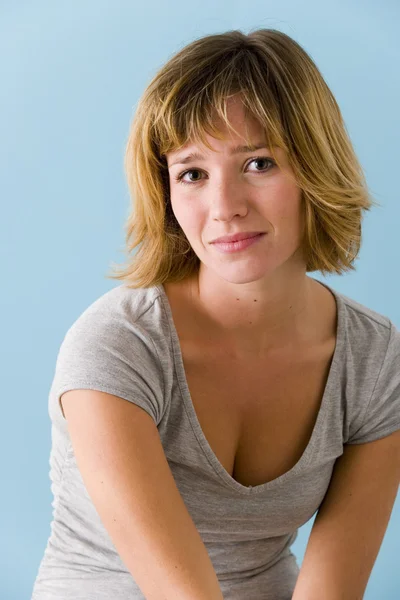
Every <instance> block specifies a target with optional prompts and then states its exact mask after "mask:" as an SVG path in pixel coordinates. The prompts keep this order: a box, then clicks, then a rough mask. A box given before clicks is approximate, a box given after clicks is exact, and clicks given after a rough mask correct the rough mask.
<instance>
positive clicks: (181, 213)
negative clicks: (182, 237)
mask: <svg viewBox="0 0 400 600" xmlns="http://www.w3.org/2000/svg"><path fill="white" fill-rule="evenodd" d="M171 206H172V211H173V213H174V215H175V218H176V220H177V221H178V223H179V225H180V226H181V228H182V229H183V231H184V233H185V234H186V236H187V237H190V236H191V235H194V234H196V233H197V232H198V231H199V230H200V229H201V227H202V223H203V217H202V213H201V211H200V210H199V209H198V207H196V206H195V204H194V203H193V202H190V201H184V200H181V199H179V201H178V199H174V198H172V199H171Z"/></svg>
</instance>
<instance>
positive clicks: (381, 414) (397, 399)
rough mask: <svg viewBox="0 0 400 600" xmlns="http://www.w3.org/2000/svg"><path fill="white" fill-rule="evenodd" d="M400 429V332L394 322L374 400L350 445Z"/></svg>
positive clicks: (391, 326)
mask: <svg viewBox="0 0 400 600" xmlns="http://www.w3.org/2000/svg"><path fill="white" fill-rule="evenodd" d="M398 429H400V331H399V330H398V329H397V328H396V327H395V326H394V324H393V323H392V322H391V321H390V335H389V341H388V345H387V349H386V354H385V357H384V359H383V362H382V365H381V368H380V371H379V375H378V378H377V381H376V384H375V388H374V390H373V393H372V396H371V399H370V401H369V403H368V404H367V406H366V409H365V413H364V417H363V423H362V425H361V427H359V429H358V430H357V431H356V432H355V433H354V434H353V435H352V436H351V437H350V438H349V440H348V441H347V443H348V444H363V443H366V442H372V441H374V440H378V439H380V438H383V437H385V436H387V435H389V434H391V433H393V432H394V431H397V430H398Z"/></svg>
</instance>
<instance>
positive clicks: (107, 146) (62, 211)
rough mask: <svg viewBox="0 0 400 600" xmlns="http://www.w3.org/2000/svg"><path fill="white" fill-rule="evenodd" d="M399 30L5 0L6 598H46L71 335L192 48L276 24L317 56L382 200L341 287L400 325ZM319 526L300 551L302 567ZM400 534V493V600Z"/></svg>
mask: <svg viewBox="0 0 400 600" xmlns="http://www.w3.org/2000/svg"><path fill="white" fill-rule="evenodd" d="M321 4H325V5H324V6H321ZM399 21H400V3H398V1H397V0H382V1H381V2H380V3H379V4H378V3H376V2H372V0H362V1H361V0H359V1H358V0H352V1H351V2H346V1H340V0H335V1H334V2H330V3H321V2H319V1H317V0H305V1H303V2H297V1H296V0H280V1H279V3H277V2H270V1H266V0H252V1H251V2H248V3H245V2H243V1H242V0H241V1H235V0H221V1H219V2H217V1H216V0H202V1H201V2H197V1H195V0H193V1H192V2H190V3H188V2H186V1H184V0H175V1H174V2H163V1H162V0H153V2H151V4H148V3H146V2H135V1H133V0H131V1H128V0H110V1H108V2H106V1H104V0H76V1H70V0H69V1H68V2H67V1H61V0H58V1H57V2H54V1H51V0H46V1H44V0H36V1H35V2H28V1H26V2H24V1H18V0H14V1H11V0H10V1H9V2H5V1H1V0H0V69H1V71H0V73H1V79H2V86H1V87H2V92H3V93H2V94H1V95H0V122H1V136H0V198H1V208H2V218H1V219H0V227H1V230H0V244H1V250H2V254H1V256H2V261H1V266H2V269H3V276H2V281H3V284H2V286H1V295H0V303H1V307H0V315H1V317H0V318H1V321H2V322H1V331H2V335H1V352H2V357H1V358H2V367H3V369H2V403H1V409H2V435H1V436H0V444H1V448H0V450H1V457H2V466H1V471H2V473H3V475H2V481H3V485H2V493H1V495H0V531H1V532H2V533H1V538H2V541H3V543H2V544H1V546H0V553H1V556H0V564H1V571H0V573H1V574H0V598H1V599H2V600H3V599H4V600H25V599H27V600H28V599H29V598H30V594H31V589H32V586H33V581H34V578H35V576H36V572H37V569H38V566H39V562H40V560H41V558H42V555H43V552H44V549H45V545H46V542H47V538H48V536H49V535H50V521H51V516H52V508H51V500H52V495H51V490H50V480H49V477H48V472H49V463H48V459H49V453H50V444H51V439H50V420H49V416H48V412H47V401H48V392H49V388H50V384H51V380H52V377H53V372H54V367H55V361H56V355H57V352H58V348H59V346H60V343H61V341H62V338H63V336H64V334H65V333H66V331H67V329H68V328H69V326H70V325H71V324H72V323H73V321H74V320H75V319H76V318H77V317H78V316H79V315H80V314H81V313H82V312H83V310H84V309H85V308H86V307H87V306H88V305H89V304H90V303H92V302H93V301H94V300H95V299H96V298H98V297H99V296H100V295H102V294H103V293H105V292H106V291H107V290H109V289H110V288H112V287H114V286H115V285H116V284H117V282H114V281H111V280H107V279H105V273H106V272H107V270H108V269H109V267H110V264H111V261H116V262H120V261H121V260H122V259H123V255H122V251H121V250H122V246H123V243H124V236H123V223H124V220H125V217H126V215H127V212H128V206H129V196H128V190H127V186H126V183H125V179H124V173H123V153H124V146H125V141H126V138H127V134H128V126H129V123H130V120H131V117H132V115H133V112H134V107H135V104H136V102H137V100H138V98H139V97H140V95H141V94H142V92H143V90H144V88H145V86H146V85H147V83H148V82H149V80H150V78H151V77H152V76H153V75H154V73H155V72H156V70H157V69H158V68H159V67H160V66H161V65H162V64H163V63H164V62H165V61H166V60H167V59H168V58H169V57H170V56H171V55H172V54H173V53H175V52H176V51H177V50H179V49H180V48H181V47H182V46H184V45H186V44H187V43H189V42H190V41H192V40H193V39H194V38H197V37H200V36H202V35H206V34H209V33H217V32H223V31H226V30H228V29H241V30H243V31H244V32H247V31H248V30H250V29H252V28H259V27H273V28H276V29H280V30H282V31H284V32H285V33H287V34H289V35H290V36H292V37H294V38H295V39H296V40H297V41H298V42H300V44H301V45H302V46H303V47H304V48H305V49H306V50H307V51H308V52H309V54H311V56H312V58H313V59H314V60H315V61H316V63H317V65H318V67H319V68H320V70H321V71H322V74H323V75H324V77H325V79H326V81H327V83H328V85H329V86H330V87H331V89H332V91H333V93H334V94H335V96H336V98H337V100H338V103H339V105H340V107H341V109H342V112H343V115H344V118H345V121H346V125H347V128H348V131H349V133H350V136H351V138H352V141H353V143H354V146H355V149H356V152H357V153H358V156H359V158H360V161H361V163H362V165H363V167H364V170H365V173H366V176H367V180H368V183H369V186H370V188H371V191H372V193H373V195H374V196H375V198H376V199H377V200H378V201H379V202H381V204H382V208H373V209H372V211H371V212H370V213H369V214H367V215H366V217H365V220H364V232H363V235H364V242H363V246H362V250H361V253H360V256H359V259H358V260H357V261H356V267H357V271H356V272H354V273H351V274H347V275H345V276H342V277H339V276H333V277H329V278H328V279H325V281H326V282H327V283H328V284H329V285H331V286H333V287H335V288H336V289H337V290H338V291H341V292H343V293H344V294H346V295H348V296H350V297H351V298H354V299H355V300H357V301H359V302H361V303H362V304H365V305H367V306H369V307H370V308H372V309H374V310H377V311H378V312H380V313H382V314H384V315H387V316H388V317H389V318H391V319H392V320H393V322H394V323H395V325H396V326H397V327H400V303H399V294H400V284H399V280H398V279H397V275H396V274H398V263H399V259H400V242H399V232H398V228H399V223H400V202H399V191H398V190H399V183H398V175H399V149H398V143H399V139H400V118H399V106H400V76H399V70H398V65H399V59H400V38H399V35H398V23H399ZM312 276H313V277H316V278H319V279H321V280H322V281H324V278H323V277H322V276H321V275H320V274H319V273H314V274H313V275H312ZM313 520H314V518H313V519H312V520H310V521H309V522H308V523H307V524H306V525H304V526H303V527H302V528H301V529H300V531H299V537H298V539H297V540H296V542H295V544H294V545H293V551H294V552H295V554H296V555H297V557H298V562H299V564H301V562H302V559H303V556H304V552H305V548H306V544H307V540H308V536H309V533H310V531H311V527H312V524H313ZM399 531H400V499H399V496H397V500H396V504H395V507H394V509H393V513H392V516H391V520H390V523H389V527H388V529H387V532H386V535H385V538H384V541H383V544H382V547H381V550H380V552H379V555H378V558H377V560H376V563H375V566H374V569H373V571H372V574H371V577H370V581H369V584H368V588H367V592H366V595H365V598H366V600H377V599H379V600H395V599H397V600H398V598H399V595H400V591H399V590H400V569H399V568H398V567H399V565H398V556H399V555H400V536H399V535H398V533H399Z"/></svg>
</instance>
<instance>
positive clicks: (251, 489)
mask: <svg viewBox="0 0 400 600" xmlns="http://www.w3.org/2000/svg"><path fill="white" fill-rule="evenodd" d="M310 279H314V278H313V277H310ZM314 281H317V282H318V283H320V284H321V285H323V286H324V287H326V288H327V289H328V290H330V292H331V293H332V294H333V296H334V298H335V300H336V307H337V323H336V344H335V350H334V353H333V357H332V360H331V365H330V368H329V373H328V377H327V381H326V384H325V389H324V393H323V396H322V400H321V404H320V408H319V411H318V415H317V419H316V421H315V424H314V428H313V431H312V433H311V437H310V439H309V441H308V444H307V446H306V448H305V450H304V452H303V454H302V455H301V457H300V458H299V460H298V461H297V463H296V464H295V465H294V466H293V467H292V468H291V469H289V470H288V471H286V472H285V473H283V474H282V475H279V476H278V477H276V478H275V479H272V480H271V481H267V482H265V483H261V484H259V485H255V486H251V485H250V486H246V485H242V484H241V483H239V482H238V481H236V479H234V478H233V477H232V476H231V475H230V474H229V473H228V471H226V469H225V467H223V465H222V464H221V463H220V461H219V460H218V458H217V456H216V455H215V453H214V451H213V450H212V448H211V446H210V444H209V443H208V440H207V438H206V436H205V435H204V432H203V430H202V428H201V425H200V422H199V420H198V418H197V414H196V411H195V408H194V404H193V400H192V398H191V395H190V390H189V385H188V382H187V379H186V372H185V367H184V363H183V357H182V350H181V345H180V341H179V336H178V332H177V329H176V327H175V323H174V319H173V315H172V309H171V306H170V303H169V299H168V296H167V294H166V292H165V289H164V286H163V284H158V285H157V286H156V288H157V289H158V290H159V291H160V293H161V296H162V300H163V304H164V308H165V310H166V313H167V317H168V324H169V330H170V334H171V339H172V348H173V354H174V364H175V372H176V375H177V379H178V383H179V390H180V394H181V396H182V398H183V401H184V404H185V407H186V410H187V414H188V417H189V420H190V424H191V426H192V429H193V432H194V434H195V436H196V439H197V441H198V443H199V445H200V447H201V449H202V451H203V453H204V455H205V456H206V458H207V459H208V461H209V463H210V465H211V466H212V468H213V469H214V471H215V472H216V473H217V475H218V476H219V477H220V479H221V481H222V482H223V483H224V484H225V485H226V486H228V487H230V488H232V489H233V490H235V491H236V492H239V493H240V494H243V495H257V494H261V493H262V492H264V491H267V490H268V491H270V490H271V489H273V488H276V487H278V486H279V485H281V484H283V483H285V482H286V480H288V479H290V478H291V477H293V476H296V475H297V474H298V473H300V472H301V471H303V470H304V469H305V468H306V467H307V465H308V464H309V463H310V460H311V458H312V456H313V451H314V448H315V443H316V440H317V438H318V433H319V430H320V429H321V427H322V426H323V424H324V422H325V419H326V416H327V413H328V403H329V400H330V398H331V396H332V388H333V385H334V381H335V379H336V377H335V376H336V374H337V372H338V371H339V365H340V361H341V360H342V356H343V352H342V350H343V347H344V333H345V331H344V328H345V323H344V321H345V314H344V302H343V299H342V297H341V295H340V293H339V292H337V291H336V290H334V289H333V288H331V287H330V286H329V285H327V284H326V283H323V282H322V281H319V280H318V279H314Z"/></svg>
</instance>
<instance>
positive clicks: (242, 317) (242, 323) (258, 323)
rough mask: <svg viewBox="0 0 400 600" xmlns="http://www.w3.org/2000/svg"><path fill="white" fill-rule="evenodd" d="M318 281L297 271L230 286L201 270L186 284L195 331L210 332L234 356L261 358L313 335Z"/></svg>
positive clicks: (293, 345) (295, 344)
mask: <svg viewBox="0 0 400 600" xmlns="http://www.w3.org/2000/svg"><path fill="white" fill-rule="evenodd" d="M320 288H321V286H320V284H319V283H318V282H316V281H315V280H314V279H311V278H309V277H307V276H306V275H305V273H300V274H298V275H297V276H293V277H290V278H286V279H285V281H284V282H279V281H277V280H275V281H274V283H273V285H270V286H266V284H265V283H264V284H262V283H260V282H255V283H250V284H241V285H237V284H231V283H229V282H226V281H223V280H221V279H216V278H214V280H213V281H210V279H209V277H208V275H207V277H204V276H203V274H202V272H201V271H200V272H199V274H198V275H197V276H196V278H194V279H193V280H191V282H190V283H189V293H190V296H191V301H192V302H193V303H194V305H195V307H196V312H197V313H198V314H199V315H200V320H199V322H198V323H197V326H198V327H199V328H200V329H201V332H203V334H204V333H206V334H207V332H212V333H211V335H212V339H214V340H215V339H216V340H217V342H218V343H221V345H222V346H225V347H228V348H229V349H230V351H231V352H232V353H233V354H234V355H235V356H238V357H239V356H240V357H245V356H249V357H250V356H253V357H254V356H262V355H263V354H266V353H267V352H271V350H279V349H282V350H283V349H288V348H289V347H295V346H298V345H299V344H301V343H304V342H307V341H308V340H311V339H315V334H316V331H315V329H316V326H317V320H316V315H317V310H318V300H317V299H318V298H320V296H319V295H318V292H320Z"/></svg>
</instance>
